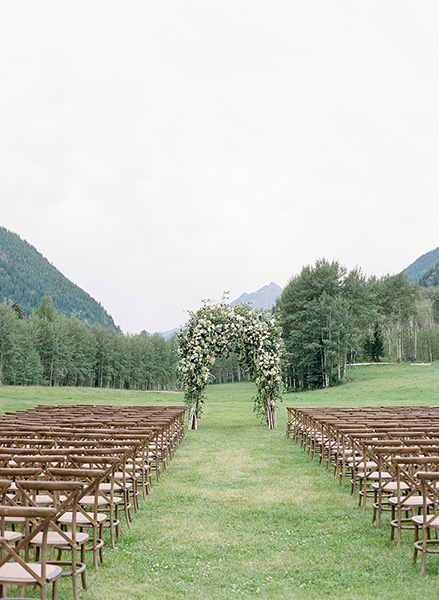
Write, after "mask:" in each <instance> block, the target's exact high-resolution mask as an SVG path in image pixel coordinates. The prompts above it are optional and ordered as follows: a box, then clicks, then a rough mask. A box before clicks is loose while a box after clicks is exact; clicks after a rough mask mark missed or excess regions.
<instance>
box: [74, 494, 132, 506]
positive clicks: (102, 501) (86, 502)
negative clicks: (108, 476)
mask: <svg viewBox="0 0 439 600" xmlns="http://www.w3.org/2000/svg"><path fill="white" fill-rule="evenodd" d="M121 502H123V498H120V497H119V496H114V497H113V498H112V503H113V504H120V503H121ZM95 503H96V498H95V497H94V496H84V497H83V498H81V500H80V501H79V504H81V505H82V506H94V505H95ZM97 504H98V506H109V505H110V504H111V502H110V499H108V500H107V499H106V498H103V497H102V496H98V498H97Z"/></svg>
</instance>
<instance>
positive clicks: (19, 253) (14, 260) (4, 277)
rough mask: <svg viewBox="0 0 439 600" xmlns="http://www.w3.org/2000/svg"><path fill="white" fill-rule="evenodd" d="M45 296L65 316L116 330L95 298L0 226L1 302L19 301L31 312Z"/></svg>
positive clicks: (25, 311) (26, 311)
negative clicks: (49, 297) (50, 299)
mask: <svg viewBox="0 0 439 600" xmlns="http://www.w3.org/2000/svg"><path fill="white" fill-rule="evenodd" d="M44 296H51V298H52V302H53V305H54V307H55V308H56V310H57V311H59V312H61V313H63V314H64V315H66V316H67V317H70V315H73V316H75V317H76V318H77V319H79V320H80V321H83V322H84V323H87V325H103V326H104V327H111V328H114V329H118V327H116V325H115V323H114V321H113V318H112V317H111V315H109V314H108V313H107V311H106V310H105V309H104V308H103V307H102V306H101V305H100V304H99V303H98V302H96V300H94V298H92V297H91V296H90V295H89V294H87V292H84V290H82V289H81V288H80V287H79V286H77V285H75V284H74V283H72V282H71V281H69V280H68V279H67V278H66V277H64V275H63V274H62V273H61V272H60V271H58V269H56V268H55V267H54V266H53V265H52V264H51V263H50V262H49V261H48V260H47V259H46V258H44V256H43V255H42V254H40V253H39V252H38V251H37V250H36V249H35V248H34V247H33V246H31V245H30V244H29V243H28V242H26V241H25V240H22V239H21V238H20V236H18V235H17V234H16V233H12V232H11V231H8V230H7V229H5V228H4V227H0V302H6V303H8V304H13V303H14V302H18V304H19V305H20V306H21V308H22V309H23V311H24V313H25V314H26V315H30V314H31V312H32V311H33V309H34V308H36V307H38V306H39V305H40V303H41V300H42V299H43V297H44Z"/></svg>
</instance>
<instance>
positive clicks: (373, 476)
mask: <svg viewBox="0 0 439 600" xmlns="http://www.w3.org/2000/svg"><path fill="white" fill-rule="evenodd" d="M357 477H359V478H360V479H364V478H366V479H379V478H380V474H379V473H378V471H374V472H373V473H371V472H366V473H364V472H361V473H357ZM391 477H392V476H391V475H390V473H387V472H386V471H385V472H384V473H381V479H390V478H391Z"/></svg>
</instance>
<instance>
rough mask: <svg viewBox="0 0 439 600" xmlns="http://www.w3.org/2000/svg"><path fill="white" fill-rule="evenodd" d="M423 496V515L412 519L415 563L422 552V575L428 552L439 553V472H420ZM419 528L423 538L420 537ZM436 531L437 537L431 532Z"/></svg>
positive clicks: (419, 477)
mask: <svg viewBox="0 0 439 600" xmlns="http://www.w3.org/2000/svg"><path fill="white" fill-rule="evenodd" d="M418 479H419V482H420V487H421V493H422V498H423V500H424V506H423V512H422V515H414V516H413V517H412V521H413V524H414V527H415V543H414V554H413V564H416V560H417V557H418V552H421V554H422V560H421V576H422V575H424V572H425V561H426V557H427V554H439V491H438V484H439V472H437V471H434V472H430V471H425V472H423V473H418ZM419 529H421V531H422V539H421V540H420V539H419ZM431 531H434V533H435V538H432V537H431V535H430V532H431Z"/></svg>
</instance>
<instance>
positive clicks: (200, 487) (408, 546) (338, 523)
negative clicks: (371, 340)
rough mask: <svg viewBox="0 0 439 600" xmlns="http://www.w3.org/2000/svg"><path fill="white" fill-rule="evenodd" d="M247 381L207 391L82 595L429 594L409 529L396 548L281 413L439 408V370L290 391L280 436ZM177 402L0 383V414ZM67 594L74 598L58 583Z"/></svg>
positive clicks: (402, 370) (202, 598)
mask: <svg viewBox="0 0 439 600" xmlns="http://www.w3.org/2000/svg"><path fill="white" fill-rule="evenodd" d="M254 392H255V388H254V386H253V385H252V384H250V383H241V384H229V385H227V384H226V385H217V386H211V387H210V388H209V389H208V401H207V402H206V404H205V410H204V414H203V416H202V419H201V422H200V428H199V430H198V431H189V432H187V436H186V439H185V441H184V443H183V445H182V446H181V447H180V448H179V450H178V452H177V454H176V456H175V458H174V460H173V461H172V463H171V466H170V467H169V469H168V470H167V472H166V474H165V475H164V477H163V478H162V480H161V482H160V484H159V485H154V487H153V490H152V493H151V495H150V496H149V498H148V500H147V502H146V503H142V505H141V510H140V512H139V513H138V514H137V515H135V517H134V523H133V527H132V529H131V530H128V529H127V528H126V527H125V526H123V528H122V535H121V539H120V541H119V543H118V544H117V546H118V548H117V550H116V551H115V552H112V551H111V550H110V549H109V548H108V547H107V549H106V553H105V563H104V565H102V567H100V568H99V571H98V572H97V573H95V572H94V571H93V569H91V568H90V570H89V574H88V583H89V589H88V591H87V592H82V593H81V598H83V599H84V600H107V599H109V598H112V599H115V600H122V599H123V600H141V599H142V600H144V599H145V600H146V599H148V600H149V599H151V600H152V599H157V600H173V599H175V600H179V599H183V598H191V599H193V600H214V599H215V600H223V599H227V600H228V599H233V598H238V597H239V598H261V599H264V600H272V599H290V598H297V599H301V600H302V599H303V600H305V599H317V598H334V599H339V598H340V599H346V600H347V599H352V600H355V599H358V600H360V599H361V600H363V599H372V598H373V599H374V600H376V599H377V598H379V599H380V600H381V599H383V600H387V599H388V600H390V599H392V600H393V599H395V598H398V599H399V600H412V599H434V598H438V597H439V558H436V557H431V556H430V557H428V559H427V570H426V575H425V576H424V578H423V579H420V577H419V565H418V566H415V567H413V566H412V564H411V561H412V547H413V539H412V538H413V534H412V533H411V532H406V533H405V534H404V535H403V542H402V544H401V547H400V548H396V545H395V543H394V542H390V541H389V535H390V531H389V529H390V528H389V526H388V517H387V516H385V517H384V522H383V524H382V526H381V529H379V530H377V529H376V528H375V527H374V526H372V524H371V510H370V508H369V509H367V510H366V512H365V513H363V512H362V511H361V510H360V509H359V508H358V507H357V503H356V500H354V499H353V498H352V497H351V495H350V493H349V490H348V486H346V488H345V489H344V490H343V489H342V488H341V487H340V486H339V485H338V483H337V482H336V481H335V479H334V478H333V476H332V474H331V473H330V472H327V471H326V470H325V469H323V468H321V467H319V465H318V464H317V463H313V462H311V461H310V459H309V457H308V456H307V455H305V454H304V453H303V451H302V450H301V449H300V448H299V447H297V446H296V445H295V444H293V443H292V442H291V441H288V440H286V438H285V423H286V410H285V407H286V406H314V405H328V406H329V405H334V406H342V405H355V406H358V405H368V404H379V405H381V404H399V403H401V404H407V403H410V404H415V403H416V404H439V364H438V365H436V364H435V365H432V366H430V367H422V366H416V367H415V366H409V365H390V366H387V365H376V366H375V365H373V366H365V367H357V368H354V369H352V371H351V382H350V383H349V384H347V385H345V386H340V387H336V388H332V389H329V390H319V391H316V392H308V393H303V394H287V395H286V396H285V399H284V403H283V405H282V406H281V408H280V411H279V429H278V431H268V430H267V429H266V428H265V427H264V426H262V425H261V424H260V423H259V422H258V420H257V419H256V418H255V416H254V415H253V413H252V408H253V405H252V395H253V394H254ZM63 402H68V403H72V402H81V403H88V402H89V403H115V404H122V403H124V404H125V403H126V404H162V405H163V404H181V403H182V395H181V394H165V393H161V394H159V393H145V392H143V393H142V392H126V391H114V390H97V389H81V388H56V389H53V388H52V389H48V388H8V387H6V388H0V410H1V411H5V410H20V409H23V408H26V407H29V406H33V405H35V404H39V403H63ZM59 596H60V600H67V599H68V598H70V597H71V592H70V582H69V581H63V582H62V585H61V589H60V594H59Z"/></svg>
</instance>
